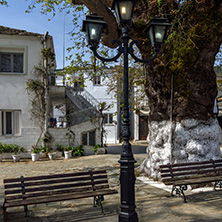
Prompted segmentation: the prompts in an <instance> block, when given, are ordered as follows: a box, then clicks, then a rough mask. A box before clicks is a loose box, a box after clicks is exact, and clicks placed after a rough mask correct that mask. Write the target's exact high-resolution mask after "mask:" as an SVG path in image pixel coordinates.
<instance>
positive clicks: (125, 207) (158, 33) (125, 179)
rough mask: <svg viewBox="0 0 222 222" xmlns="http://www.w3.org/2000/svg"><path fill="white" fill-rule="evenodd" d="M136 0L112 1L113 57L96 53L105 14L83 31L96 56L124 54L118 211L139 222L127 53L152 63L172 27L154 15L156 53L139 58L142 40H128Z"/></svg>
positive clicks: (150, 31)
mask: <svg viewBox="0 0 222 222" xmlns="http://www.w3.org/2000/svg"><path fill="white" fill-rule="evenodd" d="M135 4H136V0H131V1H129V0H113V4H112V9H115V13H116V18H117V22H118V23H119V24H120V25H121V26H122V33H123V35H122V42H120V41H118V40H113V41H112V43H113V44H114V43H118V45H119V46H118V53H117V55H116V56H114V57H112V58H104V57H102V56H100V55H99V54H98V53H97V49H98V46H99V42H100V38H101V34H102V32H103V30H104V28H105V24H106V23H105V22H104V21H103V19H102V17H100V16H97V15H96V14H91V15H88V16H87V17H86V20H84V21H83V29H82V30H83V31H84V32H86V35H87V40H88V43H89V45H90V49H91V50H92V51H93V53H94V56H95V57H97V58H98V59H100V60H101V61H102V62H111V61H117V59H118V58H119V57H120V56H121V54H124V107H123V124H122V135H123V140H124V142H123V145H122V151H121V158H120V160H119V163H120V168H121V169H120V184H121V206H120V213H119V221H120V222H137V221H138V216H137V213H136V211H135V208H136V206H135V175H134V164H135V162H136V161H135V159H134V157H133V153H132V148H131V144H130V142H129V139H130V126H129V103H128V100H129V98H128V55H129V54H130V55H131V56H132V58H133V59H134V60H135V62H142V63H150V62H151V61H152V60H153V59H155V58H156V57H157V54H158V52H159V50H160V48H161V46H162V45H163V43H164V40H165V39H166V36H167V29H168V28H169V27H170V26H171V25H170V24H169V23H167V22H166V19H165V18H153V19H152V20H151V21H150V22H149V23H148V25H147V27H146V29H145V30H144V31H145V32H146V33H147V35H148V36H149V39H150V43H151V46H152V47H153V48H154V55H153V56H152V57H151V58H150V59H147V60H143V59H140V58H138V57H137V56H136V55H135V54H134V50H133V45H134V44H139V41H137V40H133V41H131V42H130V43H129V40H130V38H129V35H128V28H130V25H131V24H132V17H133V11H134V6H135Z"/></svg>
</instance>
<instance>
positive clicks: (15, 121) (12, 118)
mask: <svg viewBox="0 0 222 222" xmlns="http://www.w3.org/2000/svg"><path fill="white" fill-rule="evenodd" d="M0 117H1V118H0V135H19V134H20V126H19V125H20V124H19V118H20V111H1V110H0Z"/></svg>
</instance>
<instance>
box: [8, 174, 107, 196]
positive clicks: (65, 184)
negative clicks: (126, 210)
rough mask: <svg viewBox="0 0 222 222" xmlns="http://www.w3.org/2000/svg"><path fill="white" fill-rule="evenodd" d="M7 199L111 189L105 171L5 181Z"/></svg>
mask: <svg viewBox="0 0 222 222" xmlns="http://www.w3.org/2000/svg"><path fill="white" fill-rule="evenodd" d="M4 188H5V199H6V200H10V199H13V200H14V199H21V198H22V199H26V198H29V197H30V198H31V197H41V196H47V195H52V194H55V195H59V194H61V193H63V194H64V193H67V194H69V193H76V192H86V191H97V190H101V189H106V188H109V184H108V179H107V173H106V171H105V170H97V171H88V172H75V173H69V174H54V175H45V176H36V177H21V178H13V179H5V180H4Z"/></svg>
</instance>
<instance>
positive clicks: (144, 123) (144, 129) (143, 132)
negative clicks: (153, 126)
mask: <svg viewBox="0 0 222 222" xmlns="http://www.w3.org/2000/svg"><path fill="white" fill-rule="evenodd" d="M147 135H148V116H140V117H139V140H146V139H147Z"/></svg>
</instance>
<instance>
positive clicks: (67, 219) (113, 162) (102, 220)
mask: <svg viewBox="0 0 222 222" xmlns="http://www.w3.org/2000/svg"><path fill="white" fill-rule="evenodd" d="M145 157H146V154H136V155H135V159H136V160H137V161H138V162H137V165H139V164H141V162H142V161H143V159H144V158H145ZM118 160H119V155H113V154H107V155H97V156H96V155H93V156H84V157H78V158H73V159H69V160H65V159H63V158H62V157H60V158H58V159H56V160H54V161H49V160H46V159H42V160H40V161H38V162H31V161H30V160H26V159H24V160H21V162H19V163H14V162H12V161H11V160H7V161H5V160H4V161H3V162H1V163H0V175H1V176H0V206H1V205H2V203H3V200H4V195H3V183H2V182H3V179H4V178H13V177H19V176H21V175H24V176H31V175H44V174H54V173H66V172H67V173H68V172H71V171H76V170H87V169H106V170H107V171H108V176H109V182H110V185H111V187H112V188H113V189H117V190H118V191H119V180H118V177H119V164H118ZM141 176H142V175H140V176H139V177H138V178H137V181H136V205H137V208H136V210H137V213H138V217H139V221H140V222H148V221H156V222H157V221H158V222H178V221H187V222H205V221H209V222H214V221H222V211H221V206H222V191H211V189H210V190H209V191H205V192H199V193H195V192H193V191H188V195H187V200H188V203H186V204H184V203H183V200H182V199H181V198H174V197H173V198H172V197H170V194H169V192H167V191H165V190H164V189H160V188H157V187H155V186H151V185H150V184H147V183H146V181H145V180H144V177H141ZM141 180H142V181H141ZM144 181H145V182H144ZM148 182H149V181H148ZM119 195H120V194H119V193H118V194H116V195H112V196H106V197H105V201H104V211H105V215H100V209H99V208H93V207H92V198H89V199H88V198H87V199H82V200H73V201H64V202H57V203H50V204H41V205H35V206H30V207H29V222H63V221H64V222H77V221H84V222H85V221H86V222H117V221H118V211H119V202H120V200H119ZM0 221H1V222H2V210H1V208H0ZM7 221H8V222H23V221H25V220H24V213H23V208H11V209H9V210H8V220H7Z"/></svg>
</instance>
